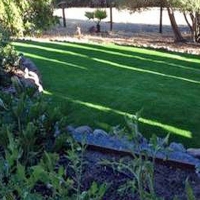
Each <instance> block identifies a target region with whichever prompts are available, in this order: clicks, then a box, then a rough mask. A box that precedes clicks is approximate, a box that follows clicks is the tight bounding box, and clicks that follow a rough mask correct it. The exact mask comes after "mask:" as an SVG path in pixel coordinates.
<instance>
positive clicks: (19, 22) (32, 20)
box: [0, 0, 55, 35]
mask: <svg viewBox="0 0 200 200" xmlns="http://www.w3.org/2000/svg"><path fill="white" fill-rule="evenodd" d="M54 22H55V18H54V17H53V0H37V1H35V0H29V1H27V0H1V1H0V25H1V26H2V27H3V28H5V29H7V30H9V31H10V33H11V34H13V35H23V34H24V33H30V32H32V31H38V30H44V29H47V28H48V27H49V26H50V25H52V24H53V23H54Z"/></svg>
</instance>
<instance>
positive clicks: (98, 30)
mask: <svg viewBox="0 0 200 200" xmlns="http://www.w3.org/2000/svg"><path fill="white" fill-rule="evenodd" d="M100 32H101V26H100V24H97V33H100Z"/></svg>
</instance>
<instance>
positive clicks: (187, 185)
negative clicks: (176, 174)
mask: <svg viewBox="0 0 200 200" xmlns="http://www.w3.org/2000/svg"><path fill="white" fill-rule="evenodd" d="M185 190H186V194H187V200H196V198H195V196H194V193H193V190H192V187H191V185H190V183H189V180H188V178H187V179H186V181H185Z"/></svg>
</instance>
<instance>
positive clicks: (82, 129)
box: [74, 126, 92, 134]
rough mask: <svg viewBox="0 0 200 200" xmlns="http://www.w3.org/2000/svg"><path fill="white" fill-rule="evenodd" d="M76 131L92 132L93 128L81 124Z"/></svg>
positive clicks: (81, 132) (82, 132)
mask: <svg viewBox="0 0 200 200" xmlns="http://www.w3.org/2000/svg"><path fill="white" fill-rule="evenodd" d="M74 131H75V132H76V133H80V134H87V133H92V129H91V128H90V127H89V126H79V127H77V128H76V129H75V130H74Z"/></svg>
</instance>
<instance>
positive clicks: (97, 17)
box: [85, 9, 107, 33]
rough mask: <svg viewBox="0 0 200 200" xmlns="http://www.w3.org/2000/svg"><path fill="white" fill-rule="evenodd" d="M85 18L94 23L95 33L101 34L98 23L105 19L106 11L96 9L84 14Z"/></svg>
mask: <svg viewBox="0 0 200 200" xmlns="http://www.w3.org/2000/svg"><path fill="white" fill-rule="evenodd" d="M85 16H86V17H87V18H88V19H89V20H93V21H94V22H95V23H96V27H97V33H99V32H101V27H100V23H101V20H103V19H105V18H106V17H107V13H106V10H101V9H96V10H95V11H94V12H85Z"/></svg>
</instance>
